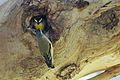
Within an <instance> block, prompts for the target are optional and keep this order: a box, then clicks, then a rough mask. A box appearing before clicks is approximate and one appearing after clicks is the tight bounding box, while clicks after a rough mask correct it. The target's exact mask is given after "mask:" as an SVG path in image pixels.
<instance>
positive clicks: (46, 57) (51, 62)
mask: <svg viewBox="0 0 120 80" xmlns="http://www.w3.org/2000/svg"><path fill="white" fill-rule="evenodd" d="M44 59H45V63H46V64H47V66H48V67H49V68H55V67H54V65H53V61H52V58H51V57H50V56H44Z"/></svg>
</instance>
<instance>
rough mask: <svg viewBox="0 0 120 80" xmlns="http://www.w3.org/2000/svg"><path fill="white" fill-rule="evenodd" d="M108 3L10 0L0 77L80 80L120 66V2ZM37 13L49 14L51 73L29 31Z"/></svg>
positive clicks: (0, 22) (1, 25) (2, 14)
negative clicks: (52, 54) (88, 75)
mask: <svg viewBox="0 0 120 80" xmlns="http://www.w3.org/2000/svg"><path fill="white" fill-rule="evenodd" d="M107 3H109V0H99V2H97V3H91V4H89V5H88V4H85V5H82V6H81V5H76V4H74V3H70V4H69V2H68V3H63V2H59V1H57V0H41V1H37V0H9V1H8V2H7V3H5V4H4V5H2V6H1V7H0V79H1V80H77V79H78V78H80V77H83V76H85V75H87V74H90V73H92V72H96V71H99V70H109V69H110V67H113V66H116V65H118V64H120V46H119V45H120V26H119V24H120V22H119V19H120V16H119V14H120V3H119V2H118V3H109V4H107ZM38 14H46V15H47V16H48V22H49V26H50V30H49V32H48V33H47V35H48V37H49V38H50V40H51V41H52V43H53V45H54V64H55V69H48V67H47V66H46V64H45V63H44V61H43V59H42V57H41V55H40V53H39V49H38V46H37V43H36V39H35V36H34V35H33V34H32V33H31V32H30V31H28V30H27V27H28V26H29V20H30V18H31V17H32V16H34V15H38ZM110 70H111V71H114V70H112V69H110ZM115 72H116V71H115ZM116 73H117V72H116ZM118 74H119V72H118V73H117V75H118ZM103 75H104V77H107V75H108V73H106V72H105V73H103ZM110 75H113V74H110ZM100 76H101V75H100ZM108 76H109V75H108ZM111 77H113V76H110V77H109V78H111ZM98 78H101V77H98ZM105 79H106V78H105ZM93 80H95V79H93Z"/></svg>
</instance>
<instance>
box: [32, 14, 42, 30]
mask: <svg viewBox="0 0 120 80" xmlns="http://www.w3.org/2000/svg"><path fill="white" fill-rule="evenodd" d="M31 23H32V28H33V29H35V30H40V31H42V30H44V21H43V18H42V17H41V16H34V17H33V18H32V19H31Z"/></svg>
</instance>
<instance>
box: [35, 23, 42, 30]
mask: <svg viewBox="0 0 120 80" xmlns="http://www.w3.org/2000/svg"><path fill="white" fill-rule="evenodd" d="M35 29H37V30H43V29H44V26H43V24H42V23H40V24H37V23H36V24H35Z"/></svg>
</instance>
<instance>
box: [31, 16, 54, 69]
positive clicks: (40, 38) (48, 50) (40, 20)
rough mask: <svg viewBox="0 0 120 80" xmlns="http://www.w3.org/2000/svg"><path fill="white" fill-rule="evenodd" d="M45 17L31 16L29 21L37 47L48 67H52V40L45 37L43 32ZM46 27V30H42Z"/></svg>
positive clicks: (45, 24)
mask: <svg viewBox="0 0 120 80" xmlns="http://www.w3.org/2000/svg"><path fill="white" fill-rule="evenodd" d="M44 19H45V17H43V16H42V17H41V16H35V17H33V18H31V20H30V22H32V23H31V24H32V27H31V29H34V31H35V36H36V39H37V43H38V48H39V50H40V53H41V55H42V57H43V59H44V61H45V63H46V64H47V66H48V67H49V68H54V65H53V45H52V42H51V41H50V40H49V39H48V38H47V37H46V35H45V34H44V33H45V32H46V31H47V29H48V28H47V27H48V26H47V25H48V24H47V21H46V20H44ZM44 29H46V30H44Z"/></svg>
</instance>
